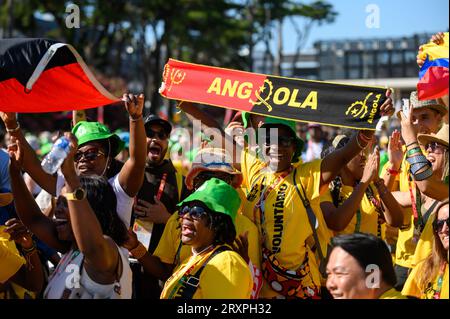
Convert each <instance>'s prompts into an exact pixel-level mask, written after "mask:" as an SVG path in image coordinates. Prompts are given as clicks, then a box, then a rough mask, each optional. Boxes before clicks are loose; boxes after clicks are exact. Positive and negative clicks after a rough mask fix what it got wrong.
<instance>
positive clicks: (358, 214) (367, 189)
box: [320, 135, 403, 239]
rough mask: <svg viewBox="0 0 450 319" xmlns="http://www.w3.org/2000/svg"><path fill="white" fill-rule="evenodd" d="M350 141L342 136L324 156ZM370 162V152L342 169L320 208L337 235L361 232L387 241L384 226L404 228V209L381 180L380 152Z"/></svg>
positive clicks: (326, 150)
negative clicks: (402, 225)
mask: <svg viewBox="0 0 450 319" xmlns="http://www.w3.org/2000/svg"><path fill="white" fill-rule="evenodd" d="M349 140H350V139H349V138H348V137H347V136H345V135H338V136H337V137H336V138H335V139H334V140H333V143H332V144H331V145H329V146H328V147H326V148H325V149H324V150H323V152H322V157H325V156H326V155H328V154H329V153H331V152H334V151H335V150H337V149H340V148H342V147H344V145H345V144H347V143H348V142H349ZM366 159H367V157H366V153H364V152H360V154H358V155H357V156H355V157H354V158H353V159H352V160H351V161H350V162H349V163H348V164H347V165H345V166H344V167H343V168H342V169H341V171H340V172H339V174H338V175H337V176H336V178H335V179H334V181H333V182H331V183H330V186H329V190H328V191H327V192H325V193H324V194H323V195H322V196H321V203H320V208H321V209H322V213H323V215H324V218H325V221H326V223H327V226H328V228H330V229H331V230H333V231H334V232H335V234H351V233H358V232H361V233H369V234H372V235H375V236H377V237H379V238H382V239H384V238H385V235H384V229H385V225H384V223H385V222H386V223H387V224H388V225H391V226H393V227H398V226H401V224H402V222H403V214H402V209H401V207H400V205H399V204H398V203H397V201H396V200H395V198H394V197H393V196H392V194H391V192H390V191H389V190H388V189H387V188H386V186H384V183H383V180H381V179H380V178H379V177H378V166H379V162H380V161H379V152H378V149H377V148H376V149H375V150H374V152H373V153H372V154H370V155H369V157H368V159H367V160H366Z"/></svg>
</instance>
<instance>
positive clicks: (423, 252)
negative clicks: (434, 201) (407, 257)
mask: <svg viewBox="0 0 450 319" xmlns="http://www.w3.org/2000/svg"><path fill="white" fill-rule="evenodd" d="M434 216H435V212H432V213H431V214H430V217H428V220H427V223H426V224H425V227H424V228H423V231H422V234H420V238H419V241H418V242H417V246H416V250H415V252H414V255H413V258H412V260H411V266H412V267H414V266H416V265H418V264H419V263H420V262H421V261H422V260H424V259H425V258H427V257H428V256H429V255H430V254H431V252H432V250H433V238H434V234H433V220H434V218H435V217H434Z"/></svg>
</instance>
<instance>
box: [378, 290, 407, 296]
mask: <svg viewBox="0 0 450 319" xmlns="http://www.w3.org/2000/svg"><path fill="white" fill-rule="evenodd" d="M378 299H407V298H406V296H403V295H402V294H401V293H400V292H399V291H397V290H395V288H391V289H389V290H388V291H386V292H385V293H384V294H382V295H381V296H380V297H379V298H378Z"/></svg>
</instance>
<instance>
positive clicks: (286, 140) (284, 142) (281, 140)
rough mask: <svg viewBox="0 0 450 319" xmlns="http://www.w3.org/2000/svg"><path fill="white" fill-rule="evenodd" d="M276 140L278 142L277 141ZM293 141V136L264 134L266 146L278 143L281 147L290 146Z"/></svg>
mask: <svg viewBox="0 0 450 319" xmlns="http://www.w3.org/2000/svg"><path fill="white" fill-rule="evenodd" d="M277 140H278V143H277ZM294 143H295V138H294V137H290V136H270V135H269V136H266V142H265V144H266V146H270V145H272V144H278V146H281V147H291V146H292V145H293V144H294Z"/></svg>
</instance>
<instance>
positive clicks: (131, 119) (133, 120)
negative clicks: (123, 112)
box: [129, 115, 142, 122]
mask: <svg viewBox="0 0 450 319" xmlns="http://www.w3.org/2000/svg"><path fill="white" fill-rule="evenodd" d="M129 118H130V121H131V122H137V121H139V120H141V119H142V115H141V116H139V117H138V118H137V119H134V118H132V117H131V116H129Z"/></svg>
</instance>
